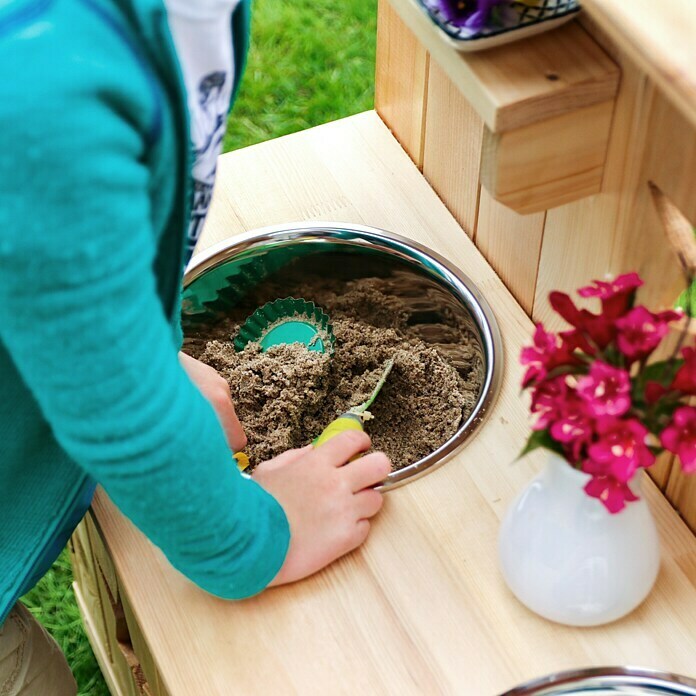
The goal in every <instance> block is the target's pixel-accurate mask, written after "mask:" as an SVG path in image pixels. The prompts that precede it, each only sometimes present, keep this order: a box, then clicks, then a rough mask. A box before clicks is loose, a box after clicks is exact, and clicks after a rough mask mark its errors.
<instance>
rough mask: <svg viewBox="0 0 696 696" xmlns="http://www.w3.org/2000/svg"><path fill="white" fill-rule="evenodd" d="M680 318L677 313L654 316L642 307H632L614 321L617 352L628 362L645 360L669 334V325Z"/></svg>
mask: <svg viewBox="0 0 696 696" xmlns="http://www.w3.org/2000/svg"><path fill="white" fill-rule="evenodd" d="M680 317H681V314H679V313H678V312H672V311H667V312H659V313H658V314H654V313H653V312H650V311H649V310H648V309H646V308H645V307H643V306H642V305H641V306H639V307H634V308H633V309H632V310H631V311H630V312H628V313H627V314H626V315H625V316H623V317H621V319H617V321H616V327H617V329H618V335H617V339H616V342H617V345H618V347H619V350H620V351H621V352H622V353H623V354H624V355H625V356H626V357H627V358H628V359H629V360H641V359H642V358H647V357H648V355H650V353H652V352H653V351H654V350H655V348H657V346H658V345H659V344H660V342H661V341H662V339H663V338H664V337H665V336H666V335H667V334H668V333H669V323H670V322H671V321H674V320H675V319H679V318H680Z"/></svg>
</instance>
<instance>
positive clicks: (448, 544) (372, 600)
mask: <svg viewBox="0 0 696 696" xmlns="http://www.w3.org/2000/svg"><path fill="white" fill-rule="evenodd" d="M219 176H220V179H219V182H218V185H217V186H216V191H215V197H214V198H215V199H214V202H213V211H211V217H210V219H209V223H208V225H207V226H206V230H205V231H204V236H203V240H202V244H201V248H204V247H205V246H206V245H207V244H210V243H211V242H213V241H215V240H219V239H220V238H222V237H223V236H228V235H230V234H235V233H239V232H242V231H245V230H248V229H251V228H253V227H255V226H258V225H261V224H270V223H277V222H283V221H289V220H297V219H301V218H302V216H303V211H304V210H305V208H306V205H307V201H308V199H309V196H310V194H309V193H308V192H309V191H310V190H311V191H314V193H315V195H317V196H318V197H319V198H321V199H322V200H324V201H325V205H326V206H327V207H329V208H330V207H331V206H333V207H334V208H336V209H340V210H341V212H342V217H343V219H344V220H345V221H346V222H356V223H368V224H372V225H375V226H378V227H383V228H385V229H390V230H393V231H395V232H400V233H402V234H404V235H406V236H408V237H410V238H412V239H414V240H416V241H418V242H420V243H422V244H425V245H427V246H429V247H431V248H433V249H435V250H436V251H438V252H439V253H441V254H443V255H445V256H446V257H447V258H449V259H450V260H451V261H452V262H453V263H455V264H456V265H457V266H459V267H460V268H462V269H464V270H465V272H466V273H467V275H468V276H469V277H471V278H472V279H473V280H474V282H475V283H476V284H477V286H478V288H479V289H480V291H481V292H482V293H483V295H484V296H485V297H486V298H487V299H488V301H489V302H490V303H491V305H492V306H493V308H494V311H495V313H496V316H497V318H498V321H499V323H500V326H501V329H502V332H503V337H504V343H505V359H506V361H507V367H506V370H505V378H504V381H503V386H502V391H501V394H500V397H499V399H498V401H497V403H496V405H495V407H494V408H493V411H492V413H491V418H490V420H489V421H488V423H487V424H486V425H485V426H484V427H483V428H482V429H481V431H480V434H479V435H477V437H476V438H475V439H474V440H473V441H472V442H471V444H470V445H468V447H467V448H466V449H465V450H464V451H463V452H461V453H460V454H459V455H457V456H456V457H454V458H453V459H452V461H451V462H449V463H448V464H447V465H445V466H444V467H442V468H441V469H439V470H437V471H435V472H433V473H431V474H429V475H428V476H426V477H424V478H422V479H420V480H418V481H416V482H414V483H412V484H410V485H408V486H405V487H403V488H400V489H397V490H395V491H392V492H390V493H389V495H388V497H387V500H386V504H385V507H384V510H383V512H382V514H381V515H380V517H379V518H378V519H377V520H376V521H375V524H374V527H373V531H372V534H371V536H370V539H369V540H368V542H367V544H366V545H365V546H364V547H362V548H361V549H360V550H358V551H357V552H355V553H353V554H351V555H350V556H348V557H346V558H344V559H342V560H341V561H339V562H338V563H336V564H334V565H332V566H331V567H330V568H328V569H326V570H325V571H323V572H322V573H320V574H318V575H316V576H314V577H312V578H310V579H308V580H306V581H303V582H301V583H297V584H295V585H292V586H289V587H282V588H277V589H274V590H271V591H268V592H264V593H263V594H261V595H259V596H258V597H255V598H253V599H250V600H247V601H244V602H238V603H228V602H224V601H221V600H217V599H215V598H213V597H211V596H210V595H208V594H206V593H204V592H202V591H200V590H199V589H197V588H196V587H194V586H193V585H192V584H190V583H189V582H187V581H186V579H185V578H184V577H183V576H182V575H181V574H179V573H178V572H176V571H175V570H173V569H172V568H171V567H170V566H169V564H168V563H167V562H166V560H165V559H164V557H163V556H162V554H161V553H160V552H159V551H158V550H157V549H155V548H154V547H153V546H152V545H151V544H150V543H149V542H148V541H147V540H146V539H145V538H144V537H143V536H142V535H141V534H140V533H139V532H137V530H136V529H135V528H134V527H133V526H132V525H131V524H130V523H129V522H128V521H127V520H126V519H125V518H124V517H122V516H121V515H120V514H119V513H118V512H117V511H116V509H115V508H114V507H113V506H112V505H111V504H110V503H109V502H108V500H107V498H106V497H105V495H104V494H103V492H101V491H100V492H98V494H97V496H96V498H95V503H94V509H95V511H96V514H97V516H98V518H99V522H100V524H101V528H102V530H103V533H104V534H105V536H106V538H107V540H108V549H109V551H110V552H111V554H112V556H113V561H114V565H115V568H116V570H117V572H118V575H119V580H120V582H121V583H122V586H123V589H124V592H125V593H126V594H127V596H128V598H129V599H130V601H131V605H132V608H133V612H134V614H135V615H136V617H137V620H138V622H139V624H140V628H141V630H142V633H143V635H144V636H145V637H146V639H147V641H148V643H149V645H150V646H151V648H152V651H153V658H154V660H155V662H156V663H157V667H158V668H159V670H160V673H161V675H162V678H163V680H164V681H165V682H166V683H165V686H166V687H167V689H168V691H169V692H170V693H171V695H172V696H179V695H184V694H185V695H186V696H189V694H191V693H201V694H206V696H215V695H216V694H228V693H230V689H231V688H232V685H233V688H234V691H235V693H270V694H272V693H335V692H336V691H337V690H338V691H342V692H346V693H395V694H396V693H398V694H400V695H401V694H404V695H408V694H423V693H461V691H462V688H463V687H462V685H465V687H464V688H465V691H466V693H471V694H494V693H501V692H503V691H505V690H506V689H508V688H510V687H512V686H513V685H515V684H517V683H519V682H521V681H524V680H526V679H529V678H531V677H536V676H539V675H541V674H547V673H551V672H556V671H558V670H561V669H566V668H571V667H577V666H578V665H583V666H592V665H606V664H641V665H644V666H646V667H652V668H657V669H666V670H670V671H674V672H682V673H689V672H690V671H693V655H694V653H695V652H696V636H694V633H693V630H692V629H693V626H694V625H695V624H696V561H694V559H695V558H696V539H694V537H693V535H692V534H691V533H690V532H689V530H688V529H687V528H686V526H685V525H684V524H683V523H682V522H681V521H680V520H679V518H678V517H677V516H676V515H675V514H674V512H673V511H672V509H671V507H670V506H669V504H668V503H667V501H666V500H665V499H664V498H663V497H662V496H661V495H660V494H659V492H658V491H657V490H656V489H655V487H654V486H652V485H651V484H650V483H649V482H648V481H646V486H645V495H646V497H647V499H648V502H649V504H650V506H651V508H652V509H653V511H654V512H655V514H656V517H657V520H658V526H659V530H660V534H661V537H662V540H663V564H662V570H661V574H660V578H659V579H658V583H657V585H656V586H655V589H654V590H653V592H652V593H651V595H650V597H649V598H648V600H647V601H646V602H645V603H644V604H643V605H642V606H641V607H640V608H639V609H638V610H637V611H636V612H635V613H634V614H633V615H631V616H629V617H627V618H626V619H624V620H622V621H619V622H616V623H614V624H611V625H609V626H605V627H602V628H596V629H592V630H591V631H584V630H583V631H579V630H577V629H572V628H566V627H563V626H558V625H555V624H552V623H550V622H547V621H544V620H542V619H540V618H538V617H536V616H535V615H533V614H531V613H530V612H529V611H527V610H526V609H524V608H523V607H522V606H521V605H520V604H519V603H518V602H516V601H515V600H514V598H513V597H512V596H511V595H510V593H509V592H508V591H507V589H506V588H505V586H504V584H503V581H502V579H501V577H500V573H499V570H498V564H497V552H496V535H497V531H498V526H499V520H500V517H501V516H502V514H503V513H504V511H505V509H506V507H507V505H508V504H509V502H510V501H511V499H512V497H513V496H514V495H515V494H516V492H517V491H518V490H519V489H520V488H521V487H522V486H523V485H524V484H525V483H526V482H527V481H528V479H529V477H530V476H531V475H532V474H533V473H534V472H535V471H536V470H537V469H538V466H539V464H540V462H541V461H542V460H543V458H538V457H530V458H528V459H525V460H522V461H521V462H518V463H516V464H514V465H512V462H513V460H514V459H515V457H516V455H517V452H518V450H519V447H520V443H521V442H522V441H523V439H524V437H525V436H526V434H527V433H528V422H527V413H526V408H525V404H524V403H523V401H522V400H520V398H519V380H520V377H521V374H522V371H521V368H520V366H519V365H517V362H516V357H517V354H518V353H519V349H520V347H521V345H522V344H523V343H526V342H527V341H528V340H529V337H530V335H531V331H532V325H531V322H530V320H529V319H528V318H527V317H526V316H525V314H524V312H523V311H522V309H521V308H520V307H519V305H518V304H517V303H516V302H515V301H514V299H513V298H512V296H511V295H510V293H509V292H508V291H507V289H506V288H505V286H504V284H503V283H502V281H501V280H500V279H499V278H498V277H497V276H496V274H495V273H494V271H493V270H492V269H491V267H490V266H489V265H488V264H487V263H486V261H485V259H484V258H483V257H482V255H481V254H480V253H479V252H478V250H477V249H476V248H475V246H474V244H473V243H472V241H471V240H470V239H469V238H468V237H467V236H466V235H465V234H464V233H463V231H462V230H461V228H460V227H459V225H458V224H457V223H456V221H455V220H454V218H453V217H452V216H451V214H450V213H449V212H448V211H447V210H446V208H445V206H444V205H443V204H442V203H441V202H440V201H439V199H438V198H437V196H436V194H435V193H434V191H432V189H431V188H430V187H429V186H428V184H427V182H426V181H425V179H424V178H423V177H422V176H421V175H420V174H419V173H418V171H417V169H416V167H415V166H413V164H412V163H411V161H410V160H409V159H408V157H407V155H406V154H405V153H404V152H403V150H402V149H401V147H400V146H399V145H398V143H397V142H396V141H395V140H394V139H393V138H392V137H391V135H390V134H389V132H388V130H387V129H386V128H385V127H384V125H383V124H382V122H381V121H380V120H379V118H378V117H377V116H376V114H374V113H368V114H362V115H359V116H356V117H352V118H350V119H346V120H344V121H339V122H336V123H332V124H328V125H325V126H321V127H319V128H317V129H312V130H311V131H306V132H304V133H300V134H296V135H293V136H288V137H287V138H281V139H278V140H275V141H272V142H269V143H264V144H261V145H258V146H255V147H254V148H249V149H247V150H242V151H238V152H235V153H232V154H230V155H226V156H224V157H223V158H222V160H221V162H220V168H219ZM260 181H263V183H264V185H263V186H262V187H261V186H259V185H258V183H259V182H260ZM295 186H298V191H297V196H295V195H293V189H294V187H295ZM267 201H272V202H273V203H272V205H271V206H270V209H266V208H265V203H266V202H267ZM230 211H233V214H229V212H230ZM264 211H265V212H264ZM356 665H357V666H358V667H356Z"/></svg>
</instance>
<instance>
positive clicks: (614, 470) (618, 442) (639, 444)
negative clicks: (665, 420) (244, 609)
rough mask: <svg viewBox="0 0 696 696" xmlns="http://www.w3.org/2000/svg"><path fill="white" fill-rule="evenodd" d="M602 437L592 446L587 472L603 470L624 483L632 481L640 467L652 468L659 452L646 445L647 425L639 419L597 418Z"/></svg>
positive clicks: (590, 447)
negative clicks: (656, 453)
mask: <svg viewBox="0 0 696 696" xmlns="http://www.w3.org/2000/svg"><path fill="white" fill-rule="evenodd" d="M597 433H598V435H599V440H598V441H597V442H593V443H592V444H591V445H590V446H589V448H588V454H589V459H590V460H591V461H590V462H587V463H586V466H587V467H589V468H586V471H588V472H589V473H594V472H595V471H597V472H599V471H603V472H604V473H606V474H610V475H611V476H613V477H614V478H615V479H617V480H618V481H620V482H622V483H626V482H628V481H630V480H631V478H632V477H633V474H635V473H636V470H637V469H638V467H648V466H650V465H651V464H652V463H653V462H654V461H655V455H654V454H653V453H652V452H651V451H650V450H649V449H648V447H647V445H646V444H645V438H646V436H647V434H648V430H647V428H645V426H644V425H643V424H642V423H640V422H639V421H637V420H636V419H635V418H627V419H619V418H612V417H610V416H604V417H602V418H600V419H598V421H597Z"/></svg>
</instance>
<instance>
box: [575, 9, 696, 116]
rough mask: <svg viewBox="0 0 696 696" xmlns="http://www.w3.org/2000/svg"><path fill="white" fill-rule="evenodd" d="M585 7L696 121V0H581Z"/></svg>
mask: <svg viewBox="0 0 696 696" xmlns="http://www.w3.org/2000/svg"><path fill="white" fill-rule="evenodd" d="M582 7H583V9H584V10H585V11H586V12H587V13H588V14H589V15H590V16H591V17H592V19H593V20H594V21H595V23H596V24H597V25H598V26H599V27H601V29H602V30H603V31H605V32H606V33H607V34H608V35H609V36H610V37H611V38H612V40H613V41H615V42H616V43H617V44H618V45H619V46H620V47H621V48H622V49H623V50H624V51H626V53H628V55H629V56H630V57H631V60H633V61H635V62H636V63H637V64H638V65H639V66H640V68H641V69H642V70H644V71H645V72H646V73H647V74H648V75H649V76H650V77H651V78H652V79H653V80H654V81H655V83H656V84H657V86H658V87H659V88H660V89H662V90H663V91H664V93H665V94H666V95H667V96H668V97H669V98H670V99H671V100H672V102H673V103H674V104H675V106H676V107H677V108H678V109H680V110H681V111H682V113H683V114H684V115H685V116H687V117H688V118H689V120H690V121H691V122H692V123H693V124H696V70H695V69H694V65H695V64H696V2H694V0H661V1H660V2H655V0H582Z"/></svg>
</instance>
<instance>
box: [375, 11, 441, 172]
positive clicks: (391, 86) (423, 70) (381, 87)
mask: <svg viewBox="0 0 696 696" xmlns="http://www.w3.org/2000/svg"><path fill="white" fill-rule="evenodd" d="M376 60H377V62H376V69H375V109H376V110H377V113H378V114H379V115H380V116H381V117H382V120H383V121H384V122H385V123H386V124H387V126H389V128H390V130H391V131H392V133H393V134H394V135H395V136H396V139H397V140H398V141H399V142H400V143H401V145H402V147H403V148H404V150H406V152H407V153H408V155H409V157H410V158H411V159H412V160H413V161H414V162H415V163H416V164H417V165H418V167H419V168H420V167H422V165H423V138H424V128H425V108H426V99H427V96H426V95H427V85H428V63H429V61H430V56H429V55H428V52H427V51H426V50H425V49H424V48H423V46H422V45H421V44H420V43H419V41H418V40H417V39H416V37H415V36H414V35H413V33H412V32H411V31H410V30H409V28H408V27H407V26H406V25H405V24H404V23H403V22H402V21H401V19H400V18H399V15H397V14H396V12H394V10H393V9H392V7H391V5H390V4H389V2H388V1H387V0H379V3H378V11H377V59H376Z"/></svg>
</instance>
